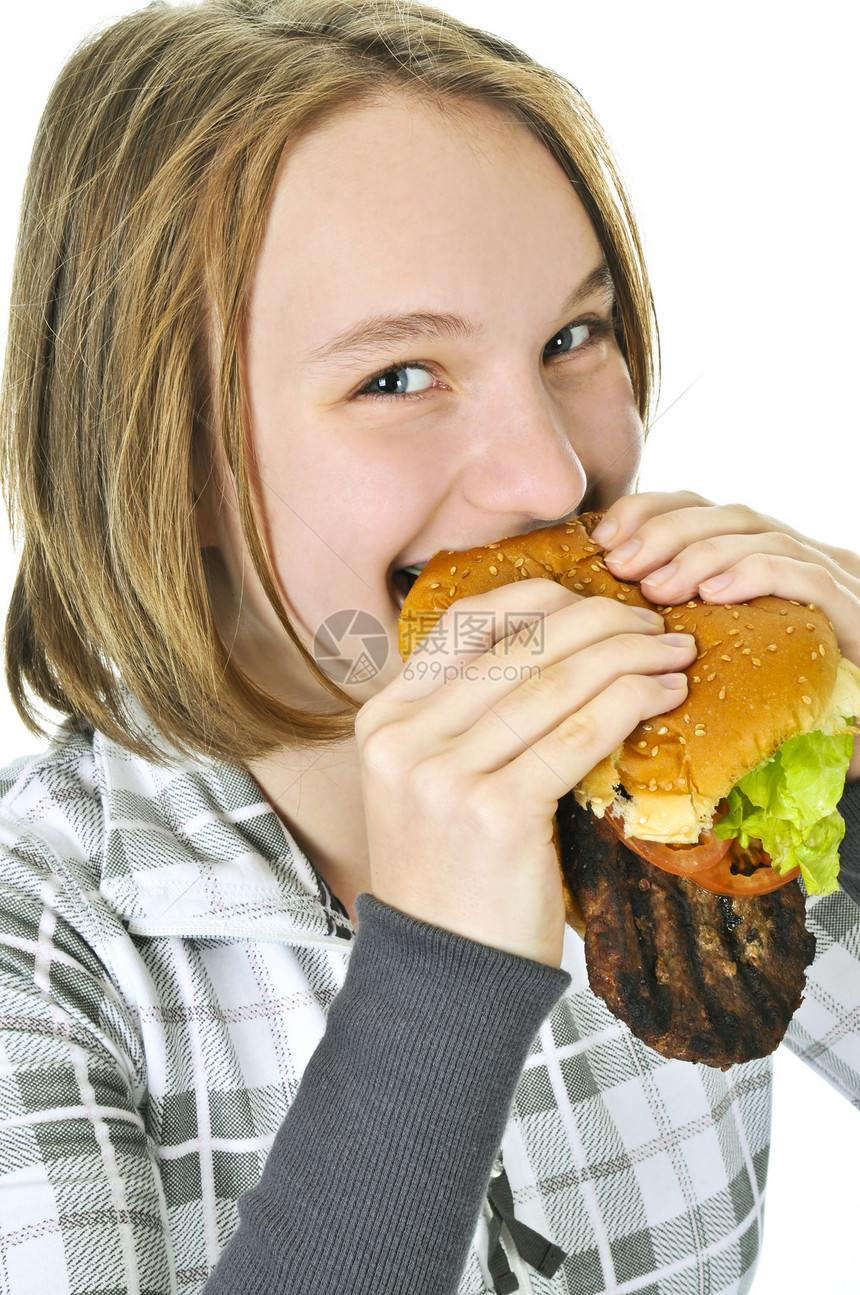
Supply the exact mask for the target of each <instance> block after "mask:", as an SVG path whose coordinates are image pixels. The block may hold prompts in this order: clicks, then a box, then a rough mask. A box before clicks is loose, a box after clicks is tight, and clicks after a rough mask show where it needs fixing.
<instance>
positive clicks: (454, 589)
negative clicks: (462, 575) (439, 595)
mask: <svg viewBox="0 0 860 1295" xmlns="http://www.w3.org/2000/svg"><path fill="white" fill-rule="evenodd" d="M456 592H457V586H456V585H452V586H451V588H450V589H449V590H448V597H449V598H453V597H454V594H455V593H456Z"/></svg>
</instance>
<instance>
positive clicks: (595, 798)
mask: <svg viewBox="0 0 860 1295" xmlns="http://www.w3.org/2000/svg"><path fill="white" fill-rule="evenodd" d="M591 803H592V805H602V804H603V797H602V796H592V798H591Z"/></svg>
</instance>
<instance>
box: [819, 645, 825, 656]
mask: <svg viewBox="0 0 860 1295" xmlns="http://www.w3.org/2000/svg"><path fill="white" fill-rule="evenodd" d="M818 651H819V652H820V653H821V655H822V656H826V655H827V653H826V652H825V651H824V644H823V643H819V644H818Z"/></svg>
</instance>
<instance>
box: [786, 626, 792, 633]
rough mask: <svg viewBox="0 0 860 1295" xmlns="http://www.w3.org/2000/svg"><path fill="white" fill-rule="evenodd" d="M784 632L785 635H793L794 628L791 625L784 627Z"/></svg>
mask: <svg viewBox="0 0 860 1295" xmlns="http://www.w3.org/2000/svg"><path fill="white" fill-rule="evenodd" d="M785 632H786V634H793V633H794V626H793V625H786V627H785Z"/></svg>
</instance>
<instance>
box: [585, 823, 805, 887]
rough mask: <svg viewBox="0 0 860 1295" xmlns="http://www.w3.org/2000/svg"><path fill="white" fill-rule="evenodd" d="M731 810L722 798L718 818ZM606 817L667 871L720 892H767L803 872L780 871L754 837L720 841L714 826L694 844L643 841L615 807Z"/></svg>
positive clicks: (632, 845)
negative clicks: (628, 829)
mask: <svg viewBox="0 0 860 1295" xmlns="http://www.w3.org/2000/svg"><path fill="white" fill-rule="evenodd" d="M727 810H728V804H727V802H726V801H724V800H721V801H720V803H719V805H718V806H717V808H716V811H715V813H714V822H715V823H717V822H719V820H720V819H721V818H722V817H723V815H724V814H725V813H726V812H727ZM603 817H604V819H605V821H606V822H607V823H608V824H609V826H610V827H611V828H612V830H613V832H614V833H615V834H616V836H617V837H619V839H620V840H621V841H622V842H623V844H624V845H626V846H627V849H628V850H632V851H633V852H634V854H638V855H639V856H640V858H642V859H645V860H646V861H647V862H648V863H653V864H654V865H655V867H657V868H662V869H663V871H664V872H672V873H674V874H675V876H676V877H689V878H690V880H691V881H695V883H696V885H697V886H701V887H702V889H703V890H710V891H711V892H712V893H713V894H716V895H735V896H738V895H767V894H768V893H769V892H770V891H772V890H779V888H780V886H786V885H788V883H789V882H790V881H794V880H795V878H796V877H799V876H800V869H799V868H793V869H792V871H791V872H777V871H776V869H775V868H774V867H773V866H772V864H771V861H770V855H769V854H768V853H767V851H766V850H765V849H764V847H763V846H762V844H761V841H755V840H752V841H750V843H749V846H748V847H747V848H746V849H744V848H743V846H742V845H741V843H740V841H739V840H738V839H737V837H730V838H729V839H728V840H727V841H720V840H719V839H718V838H717V837H716V836H714V832H713V829H712V828H709V829H708V830H707V831H706V832H702V834H701V836H700V837H699V839H698V841H696V842H695V843H694V844H691V845H670V844H668V843H664V842H661V841H641V840H640V839H639V838H638V837H636V836H629V837H628V836H625V835H624V820H623V819H622V817H621V815H620V814H616V813H615V811H614V810H611V809H610V810H607V811H606V813H605V814H604V816H603Z"/></svg>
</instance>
